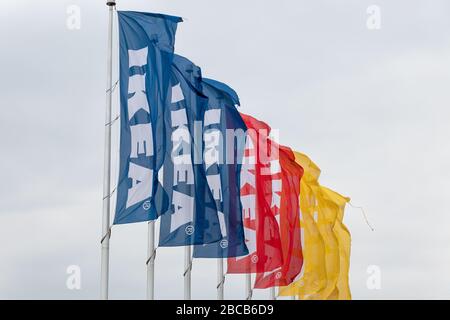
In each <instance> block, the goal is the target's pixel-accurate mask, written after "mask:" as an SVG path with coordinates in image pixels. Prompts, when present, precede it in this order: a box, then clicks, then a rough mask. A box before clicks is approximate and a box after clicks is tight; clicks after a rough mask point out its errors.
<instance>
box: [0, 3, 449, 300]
mask: <svg viewBox="0 0 450 320" xmlns="http://www.w3.org/2000/svg"><path fill="white" fill-rule="evenodd" d="M117 2H118V9H119V10H140V11H150V12H161V13H168V14H173V15H179V16H182V17H184V18H186V20H187V21H185V22H184V23H182V24H181V25H180V26H179V29H178V33H177V42H176V52H177V53H179V54H182V55H185V56H187V57H189V58H190V59H191V60H193V61H194V62H195V63H196V64H198V65H199V66H200V67H202V70H203V75H204V76H208V77H212V78H215V79H218V80H221V81H223V82H226V83H228V84H230V85H231V86H232V87H233V88H235V89H236V90H237V91H238V93H239V95H240V97H241V100H242V107H241V111H242V112H245V113H248V114H251V115H254V116H256V117H258V118H260V119H262V120H265V121H267V122H268V123H269V124H270V125H271V126H272V128H276V129H280V131H281V132H280V134H281V142H282V143H283V144H286V145H288V146H291V147H292V148H293V149H295V150H298V151H302V152H304V153H307V154H308V155H309V156H310V157H311V158H312V159H313V160H314V161H315V162H316V163H317V164H318V165H319V166H320V168H321V169H322V177H321V183H322V184H323V185H325V186H328V187H331V188H333V189H335V190H336V191H338V192H340V193H342V194H345V195H347V196H350V197H351V198H352V202H353V203H354V204H355V205H360V206H363V207H364V208H365V210H366V212H367V214H368V216H369V219H370V222H371V223H372V224H373V225H374V226H375V228H376V231H375V232H371V231H370V229H369V228H368V227H367V225H366V224H365V222H364V219H363V217H362V214H361V212H360V211H359V210H357V209H353V208H348V209H347V211H346V216H345V223H346V225H347V226H348V227H349V229H350V231H351V233H352V240H353V245H352V256H351V270H350V281H351V283H350V284H351V289H352V292H353V297H354V298H355V299H398V298H406V299H426V298H431V299H436V298H445V299H449V298H450V273H449V272H448V270H449V268H450V252H449V249H450V248H449V246H450V245H449V243H450V233H449V231H448V230H449V226H450V216H449V209H450V208H449V205H448V202H447V201H446V200H447V199H448V196H449V192H450V171H449V170H448V164H449V163H450V148H449V142H448V137H449V134H450V126H449V125H448V119H449V118H450V109H449V107H448V104H449V101H450V90H449V88H448V84H449V83H450V19H449V12H450V3H449V2H448V1H446V0H432V1H411V0H408V1H407V0H396V1H382V0H377V1H372V0H371V1H366V0H347V1H339V2H338V1H330V0H328V1H325V0H316V1H294V0H289V1H288V0H277V1H274V0H271V1H269V0H263V1H256V0H246V1H237V0H229V1H211V0H190V1H186V0H172V1H167V0H166V1H162V0H160V1H156V0H148V1H142V0H141V1H137V0H136V1H132V0H118V1H117ZM72 4H74V5H78V6H80V8H81V29H80V30H74V31H70V30H68V29H67V27H66V19H67V14H66V9H67V7H68V6H69V5H72ZM374 4H375V5H378V6H379V7H380V9H381V27H382V28H381V30H372V31H371V30H368V29H367V27H366V20H367V18H368V15H367V13H366V10H367V7H368V6H369V5H374ZM106 31H107V8H106V6H105V4H104V1H100V0H98V1H97V0H96V1H92V0H71V1H48V0H44V1H39V2H37V1H31V0H28V1H25V0H14V1H12V0H10V1H1V3H0V39H1V40H2V45H1V47H0V48H1V50H0V105H1V110H2V114H1V116H0V145H1V150H2V151H1V164H2V165H1V167H0V178H1V181H2V183H1V184H0V204H1V205H0V298H3V299H35V298H37V299H50V298H57V299H83V298H87V299H95V298H98V297H99V271H100V246H99V240H100V232H101V204H102V202H101V198H102V166H103V139H104V136H103V124H104V108H105V105H104V104H105V97H104V91H105V76H106V75H105V72H106V62H105V57H106ZM116 45H117V43H116ZM115 79H117V73H116V75H115ZM117 107H118V106H117V103H116V104H115V106H114V108H115V110H116V111H115V112H117ZM114 136H115V139H116V140H117V130H115V133H114ZM116 151H117V150H116ZM114 159H115V162H114V164H115V165H117V161H116V157H115V158H114ZM115 173H116V172H114V174H115ZM114 180H115V179H114ZM146 236H147V235H146V224H138V225H129V226H120V227H115V228H114V229H113V232H112V239H111V280H110V281H111V282H110V296H111V298H115V299H143V298H145V281H146V278H145V277H146V275H145V260H146ZM69 265H79V266H80V267H81V272H82V288H81V290H73V291H72V290H68V289H67V288H66V279H67V274H66V268H67V267H68V266H69ZM370 265H377V266H379V267H380V270H381V289H380V290H369V289H368V288H367V286H366V281H367V278H368V277H369V274H368V273H367V268H368V266H370ZM156 268H157V269H156V278H157V280H156V298H158V299H170V298H182V296H183V288H182V273H183V249H165V248H164V249H161V250H159V251H158V256H157V262H156ZM215 282H216V263H215V261H214V260H212V261H207V260H195V261H194V269H193V291H192V292H193V298H196V299H197V298H199V299H201V298H204V299H214V298H215V296H216V295H215ZM244 290H245V289H244V283H243V277H241V276H230V277H228V278H227V282H226V291H225V295H226V298H236V299H242V298H244V295H245V293H244ZM255 296H256V297H257V298H268V297H269V292H268V290H265V291H264V290H261V291H257V293H256V294H255Z"/></svg>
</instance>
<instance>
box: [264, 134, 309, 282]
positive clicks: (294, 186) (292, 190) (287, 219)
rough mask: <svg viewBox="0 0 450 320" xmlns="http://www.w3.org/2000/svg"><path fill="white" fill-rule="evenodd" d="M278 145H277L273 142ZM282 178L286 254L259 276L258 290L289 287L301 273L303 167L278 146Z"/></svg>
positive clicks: (281, 222)
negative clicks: (273, 266)
mask: <svg viewBox="0 0 450 320" xmlns="http://www.w3.org/2000/svg"><path fill="white" fill-rule="evenodd" d="M272 144H273V145H275V142H272ZM278 160H279V166H280V167H281V170H279V176H280V177H281V181H282V184H281V190H279V191H280V197H281V200H280V201H281V208H280V211H279V213H278V215H277V218H278V222H279V225H280V236H281V244H282V253H283V264H282V265H281V266H280V267H279V268H277V269H275V270H272V271H270V272H267V271H266V272H264V273H258V274H257V276H256V279H255V288H259V289H265V288H269V287H274V286H287V285H289V284H290V283H292V282H293V281H294V280H295V278H296V277H297V275H298V274H299V273H300V272H301V269H302V266H303V254H302V244H301V233H300V232H301V231H300V209H299V208H300V206H299V196H300V179H301V178H302V176H303V168H302V167H301V166H300V165H298V164H297V163H296V162H295V156H294V153H293V152H292V150H291V149H290V148H287V147H283V146H280V147H279V159H278Z"/></svg>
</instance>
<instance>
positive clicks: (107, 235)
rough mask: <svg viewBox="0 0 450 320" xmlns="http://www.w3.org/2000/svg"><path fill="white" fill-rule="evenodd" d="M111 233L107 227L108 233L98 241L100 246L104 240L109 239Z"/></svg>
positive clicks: (110, 229)
mask: <svg viewBox="0 0 450 320" xmlns="http://www.w3.org/2000/svg"><path fill="white" fill-rule="evenodd" d="M111 233H112V228H111V227H109V229H108V232H107V233H106V234H105V235H104V236H103V237H102V239H101V240H100V244H103V241H105V240H106V238H111Z"/></svg>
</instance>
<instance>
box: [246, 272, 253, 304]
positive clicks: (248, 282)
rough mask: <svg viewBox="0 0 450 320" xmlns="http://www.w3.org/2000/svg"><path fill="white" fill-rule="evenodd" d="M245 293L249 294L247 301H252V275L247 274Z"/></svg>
mask: <svg viewBox="0 0 450 320" xmlns="http://www.w3.org/2000/svg"><path fill="white" fill-rule="evenodd" d="M245 292H246V294H247V300H252V295H253V290H252V274H251V273H246V274H245Z"/></svg>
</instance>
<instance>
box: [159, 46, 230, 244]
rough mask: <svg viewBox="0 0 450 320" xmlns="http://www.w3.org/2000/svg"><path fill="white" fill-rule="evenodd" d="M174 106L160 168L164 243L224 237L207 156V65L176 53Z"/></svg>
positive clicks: (173, 71) (172, 89)
mask: <svg viewBox="0 0 450 320" xmlns="http://www.w3.org/2000/svg"><path fill="white" fill-rule="evenodd" d="M171 80H172V82H171V89H170V91H171V92H170V95H169V96H170V106H169V107H168V112H167V113H166V117H165V122H166V136H167V138H166V141H167V143H168V145H170V146H171V147H170V148H168V149H167V154H166V156H165V162H164V166H163V168H162V170H161V171H160V175H159V179H160V180H162V181H161V182H162V185H163V190H164V192H161V193H160V195H161V197H162V196H165V197H166V198H165V199H160V197H158V196H157V197H156V202H158V203H159V202H161V203H166V204H168V207H167V211H165V212H164V214H162V216H161V226H160V239H159V245H160V246H161V247H168V246H185V245H193V244H205V243H212V242H218V241H220V240H221V239H222V232H221V225H220V222H219V215H218V211H217V207H216V202H215V198H214V195H213V193H212V192H211V190H210V189H209V188H208V180H207V177H206V173H205V169H204V166H203V161H202V150H203V139H202V122H203V118H204V115H205V111H206V108H207V102H208V100H207V98H206V97H205V96H204V95H203V94H202V90H201V70H200V68H199V67H197V66H196V65H194V64H193V63H192V62H191V61H189V60H188V59H186V58H183V57H180V56H177V55H175V57H174V60H173V67H172V78H171Z"/></svg>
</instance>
